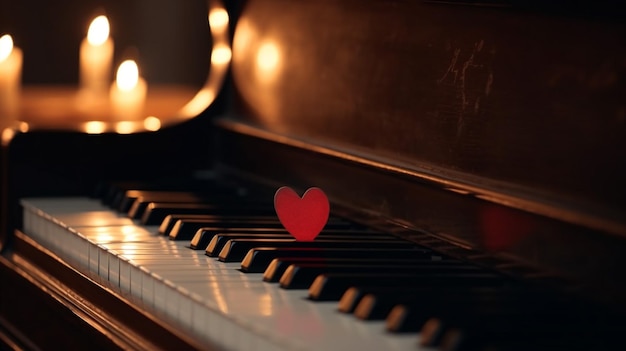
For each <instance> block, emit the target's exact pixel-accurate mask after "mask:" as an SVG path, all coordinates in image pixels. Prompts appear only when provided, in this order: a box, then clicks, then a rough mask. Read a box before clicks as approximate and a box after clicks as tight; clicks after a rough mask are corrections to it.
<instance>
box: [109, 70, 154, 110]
mask: <svg viewBox="0 0 626 351" xmlns="http://www.w3.org/2000/svg"><path fill="white" fill-rule="evenodd" d="M147 90H148V86H147V84H146V81H145V80H144V79H143V78H142V77H141V76H139V67H137V63H135V61H133V60H126V61H124V62H122V64H120V66H119V68H118V69H117V75H116V78H115V82H114V83H113V84H112V85H111V91H110V95H111V106H112V108H113V111H112V112H113V116H114V117H115V118H116V119H118V120H136V119H139V118H141V117H143V116H142V114H143V108H144V102H145V99H146V92H147Z"/></svg>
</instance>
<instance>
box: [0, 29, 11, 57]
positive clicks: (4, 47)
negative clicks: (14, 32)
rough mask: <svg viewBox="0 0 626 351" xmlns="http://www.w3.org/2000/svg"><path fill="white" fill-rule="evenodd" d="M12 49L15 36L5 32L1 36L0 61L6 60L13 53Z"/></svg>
mask: <svg viewBox="0 0 626 351" xmlns="http://www.w3.org/2000/svg"><path fill="white" fill-rule="evenodd" d="M11 51H13V38H11V36H10V35H8V34H5V35H3V36H1V37H0V62H2V61H4V60H6V59H7V57H9V55H11Z"/></svg>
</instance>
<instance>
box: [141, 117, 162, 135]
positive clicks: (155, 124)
mask: <svg viewBox="0 0 626 351" xmlns="http://www.w3.org/2000/svg"><path fill="white" fill-rule="evenodd" d="M143 126H144V128H146V129H147V130H149V131H151V132H156V131H157V130H159V129H161V120H160V119H158V118H157V117H155V116H148V117H146V119H144V120H143Z"/></svg>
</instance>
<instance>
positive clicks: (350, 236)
mask: <svg viewBox="0 0 626 351" xmlns="http://www.w3.org/2000/svg"><path fill="white" fill-rule="evenodd" d="M363 234H364V232H362V231H360V232H355V231H341V230H340V231H335V230H332V229H329V230H324V231H322V232H321V233H320V234H319V236H318V237H317V238H318V241H319V240H393V241H397V239H396V238H393V237H390V236H388V235H385V234H374V233H367V235H363ZM231 239H291V240H294V238H293V236H292V235H291V234H289V233H286V232H285V233H278V232H276V233H267V234H256V233H218V234H216V235H214V236H213V238H212V239H211V241H209V245H208V246H207V247H206V250H205V253H206V255H207V256H210V257H216V256H218V255H219V254H220V252H221V251H222V249H223V248H224V246H225V245H226V243H227V242H228V241H229V240H231Z"/></svg>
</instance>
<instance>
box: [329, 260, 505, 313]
mask: <svg viewBox="0 0 626 351" xmlns="http://www.w3.org/2000/svg"><path fill="white" fill-rule="evenodd" d="M444 262H446V261H444ZM444 262H441V263H444ZM456 262H459V261H456ZM453 263H455V262H454V261H453ZM501 290H502V289H501V288H497V287H496V288H491V287H488V288H477V287H466V286H461V287H454V288H450V287H446V286H444V287H439V286H432V287H424V286H371V285H367V286H353V287H351V288H349V289H348V290H346V292H345V293H344V294H343V295H342V296H341V299H340V300H339V307H338V310H339V311H340V312H343V313H353V312H354V309H355V308H356V306H357V305H358V303H359V302H361V299H362V298H363V297H364V296H366V295H372V296H375V297H376V298H378V299H392V303H391V304H392V307H393V306H395V305H397V304H399V303H401V301H402V298H401V299H395V298H396V297H399V296H406V295H407V294H408V295H409V296H415V297H419V298H420V299H423V300H426V301H427V300H429V298H430V296H432V295H433V294H435V296H442V295H444V296H450V295H452V296H457V295H467V294H470V293H473V292H475V291H478V292H479V293H481V294H484V293H491V292H493V291H501Z"/></svg>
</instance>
